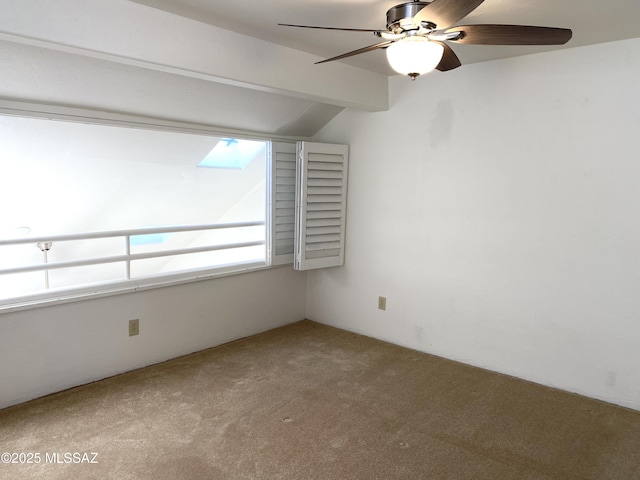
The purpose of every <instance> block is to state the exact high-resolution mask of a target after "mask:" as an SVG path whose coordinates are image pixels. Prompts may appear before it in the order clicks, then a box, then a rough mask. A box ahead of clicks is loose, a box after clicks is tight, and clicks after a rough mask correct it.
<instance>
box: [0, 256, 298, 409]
mask: <svg viewBox="0 0 640 480" xmlns="http://www.w3.org/2000/svg"><path fill="white" fill-rule="evenodd" d="M305 278H306V275H305V273H304V272H303V273H300V272H295V271H294V270H293V269H291V268H287V267H285V268H274V269H272V270H263V271H259V272H254V273H247V274H242V275H236V276H231V277H224V278H219V279H215V280H209V281H202V282H196V283H188V284H184V285H178V286H172V287H166V288H158V289H154V290H147V291H142V292H136V293H131V294H123V295H115V296H110V297H105V298H98V299H93V300H87V301H80V302H75V303H68V304H64V305H59V306H55V307H44V308H35V309H31V310H24V311H20V312H15V313H6V314H2V315H0V408H3V407H6V406H9V405H13V404H17V403H20V402H23V401H26V400H29V399H32V398H36V397H39V396H42V395H46V394H48V393H52V392H56V391H59V390H63V389H66V388H69V387H73V386H76V385H80V384H84V383H87V382H91V381H93V380H98V379H101V378H105V377H108V376H111V375H115V374H117V373H121V372H125V371H129V370H133V369H136V368H139V367H143V366H146V365H150V364H153V363H157V362H161V361H164V360H167V359H170V358H174V357H177V356H180V355H184V354H187V353H190V352H194V351H199V350H203V349H206V348H209V347H212V346H215V345H220V344H222V343H226V342H229V341H232V340H235V339H238V338H241V337H246V336H249V335H253V334H256V333H259V332H262V331H266V330H269V329H272V328H276V327H278V326H282V325H286V324H288V323H292V322H296V321H299V320H302V319H303V318H304V313H305V312H304V309H305V288H306V282H305ZM134 318H138V319H140V335H138V336H134V337H129V336H128V321H129V320H130V319H134Z"/></svg>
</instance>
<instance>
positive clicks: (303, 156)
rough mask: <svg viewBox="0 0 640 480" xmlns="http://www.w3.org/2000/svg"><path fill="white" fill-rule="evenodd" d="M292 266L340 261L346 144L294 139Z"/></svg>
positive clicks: (328, 264) (319, 265)
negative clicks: (294, 187)
mask: <svg viewBox="0 0 640 480" xmlns="http://www.w3.org/2000/svg"><path fill="white" fill-rule="evenodd" d="M297 150H298V157H297V166H296V167H297V170H296V172H297V173H296V177H297V183H296V217H295V220H296V229H295V233H296V238H295V247H296V250H295V257H294V268H295V269H296V270H311V269H314V268H325V267H335V266H339V265H342V264H344V237H345V221H346V207H347V171H348V163H349V161H348V146H347V145H330V144H323V143H311V142H298V146H297Z"/></svg>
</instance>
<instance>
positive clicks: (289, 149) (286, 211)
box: [270, 142, 296, 265]
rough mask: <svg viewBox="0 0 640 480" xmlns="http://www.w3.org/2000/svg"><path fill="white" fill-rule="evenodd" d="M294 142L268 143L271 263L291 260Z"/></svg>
mask: <svg viewBox="0 0 640 480" xmlns="http://www.w3.org/2000/svg"><path fill="white" fill-rule="evenodd" d="M295 196H296V144H295V143H288V142H273V143H272V145H271V239H270V240H271V243H270V245H271V265H285V264H288V263H293V250H294V248H293V242H294V229H295V202H296V198H295Z"/></svg>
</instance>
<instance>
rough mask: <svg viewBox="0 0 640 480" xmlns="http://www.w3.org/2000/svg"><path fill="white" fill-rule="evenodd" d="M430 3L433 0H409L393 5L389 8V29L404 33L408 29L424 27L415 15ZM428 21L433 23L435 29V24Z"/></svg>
mask: <svg viewBox="0 0 640 480" xmlns="http://www.w3.org/2000/svg"><path fill="white" fill-rule="evenodd" d="M430 3H431V1H429V2H409V3H401V4H400V5H396V6H395V7H391V8H390V9H389V10H387V30H389V31H390V32H393V33H402V32H405V31H407V30H415V29H418V28H420V27H422V25H420V24H416V23H415V22H414V20H413V17H415V16H416V14H417V13H418V12H419V11H420V10H422V9H423V8H424V7H426V6H427V5H429V4H430ZM423 23H424V22H423ZM426 23H428V24H430V25H433V28H434V29H435V27H436V25H435V24H433V23H431V22H426Z"/></svg>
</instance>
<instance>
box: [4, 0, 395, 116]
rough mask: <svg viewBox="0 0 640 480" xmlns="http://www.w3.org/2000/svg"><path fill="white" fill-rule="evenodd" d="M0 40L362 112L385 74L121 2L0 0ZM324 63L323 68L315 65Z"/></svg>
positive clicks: (379, 102)
mask: <svg viewBox="0 0 640 480" xmlns="http://www.w3.org/2000/svg"><path fill="white" fill-rule="evenodd" d="M0 11H2V15H0V39H3V40H8V41H12V42H18V43H23V44H28V45H34V46H38V47H43V48H48V49H52V50H58V51H63V52H68V53H74V54H77V55H83V56H87V57H91V58H98V59H102V60H108V61H111V62H115V63H120V64H126V65H133V66H137V67H141V68H147V69H152V70H157V71H163V72H168V73H172V74H175V75H182V76H186V77H192V78H199V79H204V80H207V81H211V82H218V83H223V84H227V85H234V86H240V87H244V88H250V89H254V90H260V91H266V92H271V93H278V94H283V95H289V96H294V97H298V98H305V99H308V100H313V101H317V102H322V103H326V104H330V105H337V106H341V107H352V108H358V109H364V110H368V111H381V110H386V109H388V106H389V93H388V78H387V77H386V76H384V75H380V74H377V73H373V72H369V71H366V70H362V69H359V68H356V67H352V66H350V65H345V64H343V63H340V62H334V63H332V64H328V65H323V66H322V67H318V66H315V65H314V62H316V61H318V60H319V58H318V57H316V56H314V55H311V54H308V53H305V52H301V51H298V50H294V49H291V48H287V47H283V46H281V45H277V44H273V43H269V42H265V41H263V40H259V39H256V38H252V37H248V36H246V35H241V34H238V33H235V32H231V31H228V30H224V29H221V28H218V27H214V26H211V25H208V24H205V23H201V22H197V21H195V20H191V19H187V18H184V17H181V16H177V15H174V14H171V13H167V12H164V11H161V10H157V9H154V8H151V7H148V6H145V5H140V4H137V3H134V2H129V1H127V0H109V1H90V2H88V1H86V0H56V1H55V2H51V1H50V0H22V1H20V2H16V1H15V0H0ZM320 68H322V70H320Z"/></svg>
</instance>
